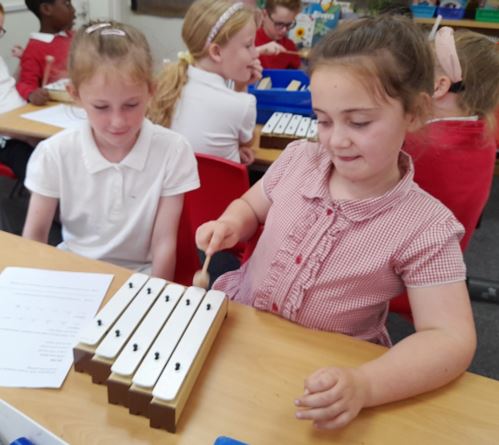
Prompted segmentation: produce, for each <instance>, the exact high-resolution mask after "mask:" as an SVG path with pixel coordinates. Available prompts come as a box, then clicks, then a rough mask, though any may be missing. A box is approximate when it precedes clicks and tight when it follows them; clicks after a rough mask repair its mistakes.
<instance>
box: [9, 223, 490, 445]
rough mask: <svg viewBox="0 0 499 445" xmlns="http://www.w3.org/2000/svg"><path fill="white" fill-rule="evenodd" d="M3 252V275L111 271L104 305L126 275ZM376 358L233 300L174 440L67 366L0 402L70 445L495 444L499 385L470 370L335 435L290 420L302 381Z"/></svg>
mask: <svg viewBox="0 0 499 445" xmlns="http://www.w3.org/2000/svg"><path fill="white" fill-rule="evenodd" d="M0 252H2V254H1V255H0V270H3V269H4V268H5V267H7V266H23V267H38V268H45V269H55V270H69V271H80V272H103V273H112V274H114V280H113V282H112V284H111V288H110V290H109V292H108V295H107V297H106V299H108V298H109V297H110V296H112V295H113V294H114V292H116V290H117V289H118V288H119V287H120V286H121V285H122V284H123V283H124V282H125V280H126V279H127V278H128V277H129V275H130V271H128V270H126V269H123V268H119V267H116V266H113V265H110V264H107V263H103V262H98V261H93V260H89V259H85V258H82V257H79V256H77V255H74V254H71V253H67V252H63V251H60V250H58V249H56V248H53V247H50V246H47V245H43V244H40V243H36V242H32V241H28V240H25V239H22V238H19V237H17V236H15V235H11V234H7V233H5V232H0ZM0 310H1V309H0ZM383 352H384V348H383V347H381V346H377V345H374V344H370V343H366V342H362V341H359V340H355V339H352V338H349V337H346V336H343V335H340V334H334V333H326V332H319V331H313V330H310V329H305V328H303V327H300V326H298V325H295V324H293V323H291V322H289V321H286V320H283V319H281V318H279V317H277V316H275V315H272V314H269V313H264V312H259V311H257V310H255V309H252V308H250V307H246V306H242V305H239V304H236V303H233V302H231V303H230V305H229V314H228V317H227V319H226V320H225V322H224V323H223V325H222V328H221V330H220V332H219V334H218V337H217V339H216V340H215V344H214V346H213V348H212V350H211V351H210V353H209V355H208V359H207V361H206V362H205V365H204V366H203V370H202V371H201V374H200V376H199V378H198V380H197V382H196V384H195V385H194V388H193V391H192V393H191V395H190V398H189V400H188V401H187V404H186V407H185V409H184V412H183V414H182V416H181V418H180V421H179V423H178V425H177V426H178V428H177V433H175V434H171V433H168V432H166V431H163V430H156V429H152V428H150V427H149V424H148V421H147V419H145V418H142V417H138V416H133V415H130V414H129V413H128V411H127V410H126V409H125V408H123V407H120V406H115V405H110V404H109V403H108V402H107V394H106V388H105V387H103V386H99V385H95V384H92V383H91V381H90V377H89V376H88V375H86V374H79V373H76V372H74V371H73V370H71V371H70V372H69V375H68V377H67V379H66V381H65V383H64V385H63V387H62V388H61V389H55V390H54V389H50V390H49V389H20V388H0V398H1V399H4V400H5V401H6V402H8V403H10V404H11V405H13V406H14V407H16V408H18V409H20V410H21V411H23V412H24V413H25V414H26V415H28V416H30V417H31V418H33V419H34V420H35V421H37V422H39V423H40V424H42V425H43V426H44V427H46V428H48V429H49V430H51V431H52V432H53V433H55V434H57V435H58V436H60V437H61V438H63V439H64V440H66V441H67V442H69V443H70V444H72V445H78V444H85V445H88V444H92V445H97V444H106V445H107V444H184V445H204V444H205V445H211V444H213V442H214V441H215V439H216V437H218V436H220V435H225V436H230V437H233V438H236V439H238V440H241V441H243V442H246V443H249V444H251V445H266V444H273V445H275V444H286V445H292V444H297V445H303V444H333V443H334V444H348V445H355V444H358V445H360V444H382V445H390V444H394V445H395V444H396V445H400V444H401V443H403V444H404V445H411V444H414V445H422V444H424V445H427V444H438V445H447V444H448V445H457V444H463V445H471V444H473V445H474V444H480V445H492V444H494V445H497V443H498V439H499V416H498V407H499V382H498V381H495V380H491V379H487V378H484V377H480V376H477V375H474V374H469V373H467V374H465V375H463V376H462V377H461V378H459V379H458V380H457V381H455V382H453V383H451V384H449V385H447V386H446V387H444V388H442V389H440V390H437V391H433V392H431V393H429V394H426V395H422V396H419V397H416V398H413V399H409V400H406V401H403V402H399V403H392V404H389V405H386V406H382V407H377V408H370V409H366V410H364V411H362V412H361V414H360V415H359V417H358V418H357V419H355V420H354V421H353V422H352V423H351V424H350V425H348V426H347V427H345V428H344V429H342V430H340V431H336V432H323V431H317V430H315V429H314V428H313V427H312V425H311V424H310V423H309V422H304V421H298V420H296V419H295V418H294V412H295V409H294V407H293V400H294V398H295V397H296V396H298V395H299V394H300V393H301V392H302V388H303V379H304V377H305V376H308V375H309V374H310V373H311V372H312V371H314V370H316V369H317V368H319V367H321V366H324V365H339V366H357V365H359V364H360V363H363V362H365V361H368V360H371V359H373V358H375V357H377V356H379V355H380V354H382V353H383Z"/></svg>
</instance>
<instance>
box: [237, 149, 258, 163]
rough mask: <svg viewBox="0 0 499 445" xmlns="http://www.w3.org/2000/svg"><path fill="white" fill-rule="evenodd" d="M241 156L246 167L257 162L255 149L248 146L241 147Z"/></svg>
mask: <svg viewBox="0 0 499 445" xmlns="http://www.w3.org/2000/svg"><path fill="white" fill-rule="evenodd" d="M239 156H240V157H241V163H243V164H245V165H249V164H252V163H253V161H254V160H255V152H254V150H253V148H252V147H248V146H246V145H243V146H241V147H239Z"/></svg>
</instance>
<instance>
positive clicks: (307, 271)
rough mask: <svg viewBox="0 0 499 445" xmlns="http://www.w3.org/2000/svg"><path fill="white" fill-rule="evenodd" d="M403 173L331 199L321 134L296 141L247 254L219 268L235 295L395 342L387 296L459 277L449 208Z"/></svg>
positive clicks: (280, 163) (328, 327)
mask: <svg viewBox="0 0 499 445" xmlns="http://www.w3.org/2000/svg"><path fill="white" fill-rule="evenodd" d="M399 162H400V168H401V171H402V172H404V175H403V177H402V179H401V180H400V182H399V183H398V184H397V185H396V186H395V188H393V189H392V190H390V191H389V192H387V193H385V194H384V195H382V196H379V197H376V198H371V199H365V200H332V199H331V197H330V194H329V191H328V179H329V174H330V169H331V168H332V164H331V160H330V157H329V155H328V153H327V152H326V151H325V150H324V149H322V148H321V147H320V145H319V144H317V143H312V142H306V141H298V142H295V143H292V144H290V145H289V146H288V147H287V148H286V150H285V151H284V152H283V153H282V155H281V156H280V157H279V159H278V160H277V161H276V162H274V163H273V164H272V166H271V167H270V168H269V170H268V171H267V173H266V174H265V176H264V178H263V188H264V192H265V194H266V195H267V197H268V198H269V199H270V201H271V202H272V206H271V208H270V210H269V213H268V215H267V220H266V222H265V230H264V231H263V234H262V236H261V237H260V240H259V242H258V245H257V246H256V248H255V251H254V252H253V255H252V256H251V258H250V260H249V261H248V262H247V263H246V264H244V265H243V266H242V267H241V268H240V269H239V270H237V271H233V272H229V273H226V274H224V275H222V276H221V277H220V278H219V279H218V280H217V281H216V282H215V284H214V286H213V287H214V288H215V289H219V290H222V291H224V292H226V293H227V294H228V296H229V298H231V299H233V300H235V301H238V302H241V303H244V304H247V305H251V306H253V307H255V308H257V309H260V310H264V311H269V312H273V313H275V314H278V315H280V316H281V317H284V318H287V319H289V320H291V321H293V322H295V323H299V324H301V325H304V326H307V327H310V328H314V329H320V330H325V331H334V332H341V333H344V334H347V335H351V336H353V337H358V338H361V339H364V340H368V341H372V342H376V343H381V344H384V345H390V339H389V336H388V333H387V331H386V328H385V321H386V316H387V313H388V302H389V300H390V299H391V298H393V297H395V296H397V295H398V294H400V293H401V292H402V290H403V289H404V286H406V287H426V286H435V285H439V284H444V283H452V282H458V281H462V280H464V279H465V277H466V270H465V265H464V262H463V256H462V254H461V249H460V247H459V239H460V238H461V237H462V235H463V233H464V230H463V227H462V226H461V224H460V223H459V222H458V221H457V220H456V218H455V217H454V216H453V215H452V213H451V212H450V211H449V210H448V209H447V208H446V207H444V206H443V204H441V203H440V202H439V201H437V200H436V199H434V198H433V197H431V196H430V195H429V194H428V193H426V192H425V191H423V190H422V189H420V188H419V186H418V185H417V184H416V183H415V182H414V181H413V174H414V172H413V166H412V161H411V160H410V158H409V156H407V154H405V153H403V152H402V153H401V155H400V161H399Z"/></svg>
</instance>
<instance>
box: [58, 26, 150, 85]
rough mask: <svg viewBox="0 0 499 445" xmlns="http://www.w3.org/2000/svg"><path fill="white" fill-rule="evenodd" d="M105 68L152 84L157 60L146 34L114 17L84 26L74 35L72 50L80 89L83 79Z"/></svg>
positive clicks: (71, 72)
mask: <svg viewBox="0 0 499 445" xmlns="http://www.w3.org/2000/svg"><path fill="white" fill-rule="evenodd" d="M103 68H104V69H107V70H110V71H112V72H113V74H115V73H116V72H117V73H120V74H121V75H123V76H128V77H130V78H131V79H132V80H133V81H136V82H146V83H148V84H149V85H152V82H153V61H152V56H151V50H150V48H149V44H148V43H147V40H146V38H145V37H144V34H142V32H140V31H139V30H137V29H136V28H134V27H132V26H130V25H125V24H123V23H118V22H113V21H102V22H101V21H94V22H90V23H88V24H87V25H85V26H82V27H81V28H80V29H79V31H78V32H77V33H76V35H75V36H74V38H73V42H72V44H71V50H70V53H69V60H68V73H69V78H70V80H71V83H72V84H73V86H74V88H75V89H76V90H77V91H78V88H79V87H80V85H81V84H82V82H85V81H87V80H88V79H90V78H92V77H93V76H94V74H95V73H96V72H97V71H98V70H100V69H103Z"/></svg>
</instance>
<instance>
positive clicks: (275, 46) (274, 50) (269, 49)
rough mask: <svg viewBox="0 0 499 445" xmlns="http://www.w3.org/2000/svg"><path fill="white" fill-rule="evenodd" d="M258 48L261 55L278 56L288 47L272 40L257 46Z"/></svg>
mask: <svg viewBox="0 0 499 445" xmlns="http://www.w3.org/2000/svg"><path fill="white" fill-rule="evenodd" d="M256 50H257V52H258V55H259V56H276V55H277V54H280V53H282V52H284V51H286V48H284V46H282V45H280V44H279V43H277V42H274V41H272V42H268V43H265V44H264V45H261V46H257V48H256Z"/></svg>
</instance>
